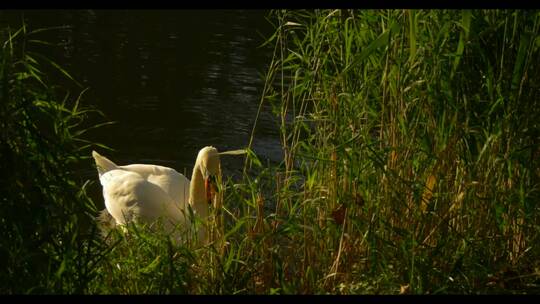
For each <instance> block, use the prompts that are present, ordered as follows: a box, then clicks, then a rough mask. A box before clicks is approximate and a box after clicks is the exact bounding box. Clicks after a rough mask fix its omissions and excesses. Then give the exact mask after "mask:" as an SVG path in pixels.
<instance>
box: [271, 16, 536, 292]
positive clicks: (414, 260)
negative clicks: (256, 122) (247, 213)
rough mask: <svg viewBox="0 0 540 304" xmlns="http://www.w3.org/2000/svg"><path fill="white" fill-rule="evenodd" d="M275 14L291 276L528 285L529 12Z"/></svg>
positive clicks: (455, 286) (477, 288)
mask: <svg viewBox="0 0 540 304" xmlns="http://www.w3.org/2000/svg"><path fill="white" fill-rule="evenodd" d="M274 16H275V20H277V25H276V27H277V30H276V32H275V34H274V36H273V40H272V41H273V42H274V43H275V56H274V61H273V63H272V65H271V70H270V72H269V74H268V83H269V84H270V85H268V87H267V88H266V91H265V98H266V99H265V101H266V100H268V101H270V102H272V103H273V104H274V108H275V112H276V113H277V114H278V115H279V116H280V117H281V137H282V144H283V148H284V162H283V170H282V171H281V173H282V176H283V179H282V180H281V181H280V183H279V187H278V191H276V193H275V199H276V200H277V201H279V202H282V204H281V206H283V207H284V208H283V209H282V210H281V212H283V214H285V217H287V218H288V221H289V223H290V222H294V221H298V222H301V223H302V226H303V228H302V229H300V230H299V231H296V232H295V233H291V234H290V235H289V237H290V238H293V242H292V243H293V244H295V245H294V246H295V251H296V252H297V253H301V257H298V258H299V262H298V263H297V264H296V265H298V267H299V268H298V269H297V270H296V271H295V274H294V275H295V276H296V277H301V278H302V279H297V282H298V283H299V282H302V283H301V284H298V285H296V288H295V289H294V290H295V291H296V292H300V293H312V292H314V293H326V292H330V293H334V292H338V293H341V292H343V293H356V292H359V293H364V292H376V293H379V292H388V293H398V292H400V291H401V292H412V293H476V292H480V293H489V292H514V291H515V292H520V291H522V290H536V291H537V290H538V262H537V257H538V254H539V252H538V250H539V248H538V246H536V244H537V241H538V236H539V234H538V231H539V230H538V228H539V214H540V213H539V212H538V211H539V210H538V204H537V202H538V198H539V188H538V186H539V183H538V182H539V179H538V177H539V170H538V168H539V164H540V163H539V160H540V158H539V156H540V154H539V151H540V150H539V145H538V144H539V142H538V140H539V134H540V133H539V130H540V129H539V125H538V118H539V114H540V112H539V111H538V104H537V99H538V97H539V96H538V92H539V91H538V82H539V80H540V75H539V72H538V71H539V69H538V67H539V66H540V65H539V63H540V62H539V59H538V58H539V56H538V50H539V47H540V45H539V44H538V42H539V41H540V40H539V39H540V38H538V37H539V35H538V33H539V32H538V30H539V28H538V27H539V25H540V24H539V21H540V19H539V17H540V15H539V14H538V12H525V11H493V10H491V11H489V10H488V11H484V10H474V11H469V10H464V11H441V10H435V11H416V10H388V11H372V10H363V11H349V10H321V11H319V10H317V11H277V12H275V13H274ZM366 278H371V279H370V280H371V281H374V282H377V283H376V284H375V288H373V287H374V286H373V284H370V285H371V289H366V288H365V287H366V286H365V285H366V283H365V281H366Z"/></svg>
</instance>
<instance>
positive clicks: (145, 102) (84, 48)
mask: <svg viewBox="0 0 540 304" xmlns="http://www.w3.org/2000/svg"><path fill="white" fill-rule="evenodd" d="M267 14H268V12H267V11H261V10H244V11H236V10H195V11H194V10H161V11H157V10H128V11H120V10H115V11H110V10H75V11H72V10H54V11H51V10H40V11H22V12H21V11H0V25H1V26H6V25H10V26H12V27H14V28H16V27H18V26H19V25H20V20H21V16H22V15H24V18H25V20H26V22H27V24H28V26H29V28H30V29H36V28H40V27H49V26H63V25H67V26H69V28H68V29H63V30H57V31H51V32H49V33H46V34H45V35H48V36H47V37H48V39H51V40H53V41H55V42H59V43H61V47H56V48H55V51H54V52H52V53H51V54H50V56H52V57H53V58H54V60H56V61H57V62H58V63H59V64H60V65H61V66H64V67H65V68H66V69H67V70H68V71H70V72H71V73H72V75H73V76H74V78H75V79H76V80H78V81H79V82H80V83H81V84H82V85H83V87H84V88H86V87H88V88H89V90H88V91H87V92H86V94H85V95H84V98H83V104H86V105H93V106H95V107H97V108H98V109H100V110H101V111H102V112H103V113H104V114H105V115H106V118H105V120H109V121H115V122H116V124H114V125H111V126H106V127H103V128H100V129H97V130H95V131H92V132H90V133H89V135H88V137H89V138H90V139H92V140H95V141H97V142H101V143H104V144H106V145H108V146H110V147H112V148H114V149H115V152H109V151H102V150H101V152H103V154H105V155H107V156H109V157H110V158H111V159H112V160H113V161H115V162H117V163H118V164H128V163H135V162H138V163H153V164H159V165H165V166H169V167H173V168H175V169H177V170H178V171H180V172H186V173H187V174H190V172H191V170H192V167H193V164H194V161H195V157H196V155H197V152H198V151H199V149H200V148H202V147H203V146H206V145H213V146H215V147H217V148H218V149H219V150H229V149H238V148H242V147H245V146H247V144H248V141H249V136H250V133H251V128H252V127H253V123H254V120H255V116H256V112H257V108H258V105H259V101H260V98H261V93H262V88H263V85H264V80H263V79H264V74H265V73H266V68H267V67H268V65H269V63H270V60H271V55H272V54H271V51H272V50H271V47H272V46H270V47H263V48H260V47H259V46H260V45H261V44H262V43H263V42H264V40H265V38H268V37H270V35H271V33H272V32H273V27H272V25H271V24H270V23H269V22H268V21H267V20H266V19H265V17H266V16H267ZM80 90H81V88H78V89H76V88H74V90H73V93H74V94H77V93H78V92H79V91H80ZM101 121H104V120H103V119H102V120H101ZM276 126H277V125H276V121H275V118H274V117H273V115H272V114H271V110H270V107H268V106H267V107H264V110H263V113H262V117H261V118H260V120H259V122H258V127H257V131H256V137H255V141H254V145H253V148H254V150H255V151H256V153H257V154H258V155H259V156H260V157H261V158H263V159H269V160H271V161H279V159H280V157H281V147H280V144H279V139H278V131H277V127H276ZM223 163H224V167H225V170H229V171H234V170H239V166H241V164H242V162H241V161H237V160H227V159H223ZM82 174H84V175H88V178H89V179H90V178H91V177H92V175H94V174H95V171H94V169H93V168H90V169H89V170H84V172H83V173H82ZM95 177H96V179H97V175H96V176H95Z"/></svg>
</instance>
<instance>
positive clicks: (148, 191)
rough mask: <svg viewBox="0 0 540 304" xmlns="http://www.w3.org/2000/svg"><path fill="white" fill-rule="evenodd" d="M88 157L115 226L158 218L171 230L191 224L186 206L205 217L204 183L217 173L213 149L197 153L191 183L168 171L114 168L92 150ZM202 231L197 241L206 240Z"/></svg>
mask: <svg viewBox="0 0 540 304" xmlns="http://www.w3.org/2000/svg"><path fill="white" fill-rule="evenodd" d="M92 156H93V157H94V159H95V162H96V165H97V167H98V173H99V180H100V182H101V185H102V186H103V198H104V199H105V207H106V208H107V211H108V212H109V213H110V214H111V216H112V217H113V218H114V220H115V221H116V224H117V225H125V224H127V223H129V222H131V221H134V222H146V223H152V222H154V221H156V220H158V219H162V220H163V221H162V224H163V225H164V226H163V228H165V229H166V230H168V231H173V230H171V229H173V228H178V226H180V227H187V226H188V224H190V223H191V218H190V216H189V210H188V205H190V206H191V207H192V209H193V211H194V213H195V214H197V215H198V216H200V217H201V218H203V219H206V217H207V216H208V202H207V198H208V195H207V193H206V192H207V191H208V189H207V188H206V187H205V180H206V179H207V178H208V177H209V175H214V174H217V173H218V171H219V156H218V153H217V150H216V149H215V148H213V147H205V148H203V149H202V150H201V151H200V152H199V155H198V156H197V161H196V162H195V166H194V168H193V176H192V180H191V182H190V180H189V179H187V178H186V177H185V176H184V175H182V174H180V173H178V172H177V171H176V170H174V169H171V168H167V167H163V166H158V165H145V164H133V165H127V166H117V165H116V164H115V163H113V162H112V161H110V160H108V159H107V158H105V157H103V156H101V155H99V154H98V153H97V152H95V151H93V152H92ZM205 230H206V229H199V240H202V239H204V238H205V237H206V233H205ZM175 231H178V230H175ZM176 236H178V235H176ZM178 237H179V236H178ZM179 238H180V237H179Z"/></svg>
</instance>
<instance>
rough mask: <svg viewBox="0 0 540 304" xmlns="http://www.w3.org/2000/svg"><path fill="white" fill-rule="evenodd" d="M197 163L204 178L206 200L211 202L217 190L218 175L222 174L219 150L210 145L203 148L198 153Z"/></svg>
mask: <svg viewBox="0 0 540 304" xmlns="http://www.w3.org/2000/svg"><path fill="white" fill-rule="evenodd" d="M197 163H198V164H199V168H200V169H201V173H202V175H203V178H204V186H205V190H206V200H207V202H208V203H209V204H211V203H212V200H213V198H214V195H215V192H216V177H217V176H219V174H220V160H219V153H218V150H217V149H216V148H214V147H210V146H209V147H204V148H202V149H201V151H199V155H197Z"/></svg>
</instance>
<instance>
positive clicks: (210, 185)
mask: <svg viewBox="0 0 540 304" xmlns="http://www.w3.org/2000/svg"><path fill="white" fill-rule="evenodd" d="M204 188H205V190H206V201H207V202H208V205H211V204H212V200H213V199H214V196H215V195H216V185H215V177H213V176H209V177H207V178H206V179H205V180H204Z"/></svg>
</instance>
